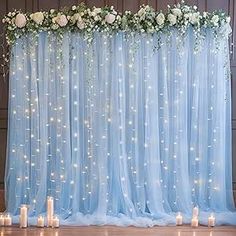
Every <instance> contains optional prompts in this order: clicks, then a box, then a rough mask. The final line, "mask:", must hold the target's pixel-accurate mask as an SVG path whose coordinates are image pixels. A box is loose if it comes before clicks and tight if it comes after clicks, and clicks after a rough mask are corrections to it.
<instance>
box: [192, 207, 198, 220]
mask: <svg viewBox="0 0 236 236" xmlns="http://www.w3.org/2000/svg"><path fill="white" fill-rule="evenodd" d="M198 214H199V210H198V207H194V208H193V218H194V217H198Z"/></svg>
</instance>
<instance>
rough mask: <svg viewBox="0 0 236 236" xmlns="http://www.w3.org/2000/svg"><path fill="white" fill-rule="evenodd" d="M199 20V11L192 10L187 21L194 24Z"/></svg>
mask: <svg viewBox="0 0 236 236" xmlns="http://www.w3.org/2000/svg"><path fill="white" fill-rule="evenodd" d="M199 20H200V14H199V12H194V13H193V14H190V17H189V21H190V23H191V24H193V25H195V24H197V23H199Z"/></svg>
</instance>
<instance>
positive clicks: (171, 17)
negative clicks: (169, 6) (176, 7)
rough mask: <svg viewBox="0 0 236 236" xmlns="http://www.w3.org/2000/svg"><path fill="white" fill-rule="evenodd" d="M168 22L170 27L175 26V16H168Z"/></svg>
mask: <svg viewBox="0 0 236 236" xmlns="http://www.w3.org/2000/svg"><path fill="white" fill-rule="evenodd" d="M168 21H169V22H170V25H175V24H176V16H175V15H173V14H169V15H168Z"/></svg>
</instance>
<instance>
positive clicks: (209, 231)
mask: <svg viewBox="0 0 236 236" xmlns="http://www.w3.org/2000/svg"><path fill="white" fill-rule="evenodd" d="M4 235H6V236H36V235H37V236H62V235H63V236H64V235H65V236H66V235H68V236H80V235H81V236H94V235H96V236H121V235H122V236H236V227H232V226H222V227H215V228H208V227H203V226H200V227H198V228H195V229H193V228H191V227H190V226H181V227H171V226H170V227H153V228H137V227H124V228H122V227H114V226H103V227H96V226H89V227H60V228H58V229H51V228H43V229H39V228H36V227H29V228H27V229H20V228H19V227H18V226H13V227H2V228H0V236H4Z"/></svg>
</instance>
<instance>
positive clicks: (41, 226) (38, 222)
mask: <svg viewBox="0 0 236 236" xmlns="http://www.w3.org/2000/svg"><path fill="white" fill-rule="evenodd" d="M37 226H38V227H40V228H43V227H44V217H43V216H39V217H38V219H37Z"/></svg>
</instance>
